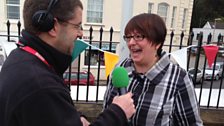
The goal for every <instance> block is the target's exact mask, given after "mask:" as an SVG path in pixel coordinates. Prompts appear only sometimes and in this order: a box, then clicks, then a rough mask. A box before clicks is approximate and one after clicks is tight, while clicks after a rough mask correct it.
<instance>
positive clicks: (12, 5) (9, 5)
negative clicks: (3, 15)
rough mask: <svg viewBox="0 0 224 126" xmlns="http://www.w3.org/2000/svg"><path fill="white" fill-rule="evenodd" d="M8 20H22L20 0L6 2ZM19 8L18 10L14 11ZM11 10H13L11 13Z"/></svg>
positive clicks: (7, 0)
mask: <svg viewBox="0 0 224 126" xmlns="http://www.w3.org/2000/svg"><path fill="white" fill-rule="evenodd" d="M6 8H7V19H14V20H17V19H20V0H6ZM15 8H18V10H14V9H15ZM10 9H12V10H11V11H10Z"/></svg>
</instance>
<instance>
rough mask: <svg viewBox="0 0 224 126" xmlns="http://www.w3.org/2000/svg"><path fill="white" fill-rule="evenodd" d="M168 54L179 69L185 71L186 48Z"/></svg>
mask: <svg viewBox="0 0 224 126" xmlns="http://www.w3.org/2000/svg"><path fill="white" fill-rule="evenodd" d="M170 54H171V55H172V57H173V58H174V59H175V60H176V62H177V63H178V64H179V65H180V67H182V68H183V69H185V70H187V48H182V49H180V50H177V51H174V52H171V53H170Z"/></svg>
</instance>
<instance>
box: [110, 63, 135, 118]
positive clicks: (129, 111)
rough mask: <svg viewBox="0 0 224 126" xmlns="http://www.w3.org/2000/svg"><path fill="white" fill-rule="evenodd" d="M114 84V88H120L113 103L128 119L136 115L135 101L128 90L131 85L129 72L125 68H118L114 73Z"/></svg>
mask: <svg viewBox="0 0 224 126" xmlns="http://www.w3.org/2000/svg"><path fill="white" fill-rule="evenodd" d="M112 83H113V86H114V87H116V88H118V91H119V95H120V96H115V97H114V99H113V101H112V103H113V104H117V105H118V106H119V107H121V109H122V110H123V111H124V113H125V114H126V117H127V119H129V118H131V116H132V115H133V114H134V113H135V111H136V109H135V105H134V100H133V99H132V95H133V94H132V93H131V92H128V93H127V90H126V87H127V85H128V83H129V77H128V72H127V70H126V69H125V68H123V67H117V68H115V69H114V71H113V73H112Z"/></svg>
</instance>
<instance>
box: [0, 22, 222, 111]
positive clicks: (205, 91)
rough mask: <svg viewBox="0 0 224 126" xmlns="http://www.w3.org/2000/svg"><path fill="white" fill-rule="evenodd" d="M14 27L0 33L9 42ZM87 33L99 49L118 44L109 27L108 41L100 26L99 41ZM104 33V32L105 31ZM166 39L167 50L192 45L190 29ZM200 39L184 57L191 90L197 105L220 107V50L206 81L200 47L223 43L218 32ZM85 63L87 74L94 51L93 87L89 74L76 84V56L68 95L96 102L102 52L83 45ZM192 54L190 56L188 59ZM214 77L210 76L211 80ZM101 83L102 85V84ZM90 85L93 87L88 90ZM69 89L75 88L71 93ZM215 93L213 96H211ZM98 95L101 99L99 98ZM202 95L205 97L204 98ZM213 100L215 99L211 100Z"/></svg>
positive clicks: (112, 50)
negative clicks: (83, 82) (191, 70)
mask: <svg viewBox="0 0 224 126" xmlns="http://www.w3.org/2000/svg"><path fill="white" fill-rule="evenodd" d="M17 26H18V35H16V36H15V35H14V36H12V35H10V22H9V21H8V22H7V34H5V35H0V37H7V41H8V42H10V41H11V37H19V36H20V31H21V23H20V22H18V24H17ZM87 31H88V33H89V37H88V39H86V41H87V42H89V44H93V43H98V47H99V49H101V48H102V45H103V44H105V43H107V45H108V46H109V47H108V49H107V51H110V52H115V50H114V49H113V48H112V47H113V44H115V43H118V42H115V41H113V33H114V31H113V28H112V27H111V28H110V30H109V33H110V34H109V35H110V37H109V40H108V41H104V40H103V39H102V38H103V35H104V32H105V31H104V29H103V28H102V27H101V28H100V29H99V31H98V32H99V40H98V41H96V40H94V41H93V32H94V30H93V27H92V26H91V27H90V28H89V30H87ZM107 32H108V31H107ZM168 35H170V41H169V42H166V43H165V44H164V46H165V47H168V52H169V53H170V52H172V49H173V48H179V49H181V48H183V47H187V46H190V45H192V42H193V37H194V36H195V35H194V33H193V32H191V33H190V34H189V35H188V34H187V35H185V34H184V32H181V34H180V35H179V36H178V37H179V38H180V39H179V44H176V45H175V44H173V39H174V37H176V36H177V35H175V33H174V32H173V31H172V32H171V33H170V34H168ZM184 37H187V38H188V41H187V43H186V44H185V43H184V42H183V39H184ZM202 38H203V33H200V34H199V35H197V42H196V43H197V46H196V47H191V48H189V50H188V60H187V70H189V67H193V68H194V69H195V71H194V73H193V76H192V80H193V82H194V85H195V90H196V91H197V92H196V93H197V97H198V100H199V104H200V106H203V107H207V108H223V107H224V101H223V100H222V99H223V98H221V97H223V96H224V92H223V91H224V86H223V77H224V65H222V66H221V69H220V73H219V74H221V75H219V77H218V80H214V79H217V78H215V76H216V75H217V74H216V67H214V66H216V63H217V61H218V62H219V63H220V62H221V63H222V64H224V60H223V59H224V52H223V53H222V51H219V52H220V53H218V54H217V56H216V59H215V62H214V65H213V67H212V75H211V76H212V77H211V79H210V80H206V79H205V78H206V76H207V75H206V73H205V71H206V66H207V59H206V57H205V54H204V51H203V49H202V46H203V45H204V44H216V45H218V46H219V48H220V50H221V49H223V50H224V47H223V46H224V43H223V42H222V40H223V39H222V35H221V34H220V35H219V36H218V41H217V42H216V43H214V42H211V38H212V35H211V34H210V35H209V36H207V41H206V42H203V41H202V40H203V39H202ZM193 50H196V51H195V52H193ZM85 53H86V54H85V56H86V57H85V60H86V61H85V65H86V67H87V73H90V72H91V71H92V68H91V60H92V59H91V56H92V53H94V55H95V56H96V59H97V61H98V62H97V65H96V66H95V67H96V68H97V72H96V74H95V86H91V85H90V81H89V80H90V74H87V77H86V78H87V79H86V81H87V82H86V85H85V86H83V85H80V82H81V79H82V77H81V75H80V74H79V73H80V71H81V58H80V56H79V57H78V59H77V64H76V65H77V71H78V74H77V81H78V85H76V86H71V85H69V88H70V89H71V94H72V96H73V99H74V100H75V101H77V102H78V101H83V99H80V95H82V96H85V100H84V101H85V102H99V101H102V96H101V95H102V90H103V91H105V87H106V83H107V82H106V80H105V81H103V82H102V80H101V79H100V75H101V74H104V73H102V72H101V68H102V66H104V57H103V56H102V52H100V51H97V50H94V52H93V49H92V47H91V46H90V47H89V48H87V49H86V50H85ZM192 57H193V58H192ZM190 64H193V65H190ZM199 67H201V69H202V70H201V74H202V76H201V80H200V81H199V84H198V83H197V78H198V74H197V73H198V72H199V70H198V68H199ZM68 71H69V72H71V71H72V66H70V67H69V69H68ZM213 78H214V79H213ZM68 80H69V82H70V84H71V80H72V78H71V76H69V78H68ZM102 83H103V84H102ZM83 87H85V92H86V94H85V93H84V92H83V91H82V92H80V91H81V88H83ZM92 87H94V89H90V88H92ZM72 90H75V91H74V92H72ZM92 90H94V94H93V93H91V94H90V91H92ZM214 94H215V95H214ZM90 96H94V97H95V98H93V99H91V100H90ZM99 96H101V98H99ZM204 96H207V97H204ZM214 99H216V100H215V101H214Z"/></svg>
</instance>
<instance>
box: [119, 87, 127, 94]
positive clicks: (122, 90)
mask: <svg viewBox="0 0 224 126" xmlns="http://www.w3.org/2000/svg"><path fill="white" fill-rule="evenodd" d="M118 92H119V95H123V94H126V93H127V89H126V88H125V87H123V88H118Z"/></svg>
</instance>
